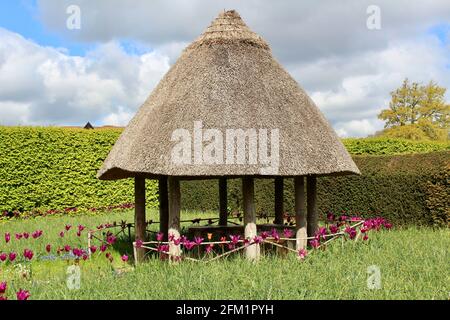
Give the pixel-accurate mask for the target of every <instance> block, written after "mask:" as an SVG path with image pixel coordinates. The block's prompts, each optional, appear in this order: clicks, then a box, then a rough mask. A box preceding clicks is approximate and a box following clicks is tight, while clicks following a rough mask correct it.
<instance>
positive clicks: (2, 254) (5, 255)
mask: <svg viewBox="0 0 450 320" xmlns="http://www.w3.org/2000/svg"><path fill="white" fill-rule="evenodd" d="M6 259H8V255H7V254H6V253H1V254H0V261H1V262H5V261H6Z"/></svg>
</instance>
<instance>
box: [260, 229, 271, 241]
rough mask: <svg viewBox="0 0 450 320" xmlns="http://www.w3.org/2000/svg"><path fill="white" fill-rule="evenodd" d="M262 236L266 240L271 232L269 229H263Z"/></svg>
mask: <svg viewBox="0 0 450 320" xmlns="http://www.w3.org/2000/svg"><path fill="white" fill-rule="evenodd" d="M260 236H261V238H262V239H263V240H265V239H267V238H268V237H269V233H268V232H267V231H263V232H261V234H260Z"/></svg>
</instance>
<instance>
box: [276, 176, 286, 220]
mask: <svg viewBox="0 0 450 320" xmlns="http://www.w3.org/2000/svg"><path fill="white" fill-rule="evenodd" d="M283 202H284V179H283V178H282V177H276V178H275V224H280V225H282V224H284V218H283V215H284V203H283Z"/></svg>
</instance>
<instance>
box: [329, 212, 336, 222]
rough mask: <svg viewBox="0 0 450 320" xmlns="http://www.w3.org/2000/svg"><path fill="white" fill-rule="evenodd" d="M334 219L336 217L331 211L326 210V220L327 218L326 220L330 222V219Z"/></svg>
mask: <svg viewBox="0 0 450 320" xmlns="http://www.w3.org/2000/svg"><path fill="white" fill-rule="evenodd" d="M335 219H336V217H335V216H334V214H333V213H331V212H328V213H327V220H328V221H330V222H332V221H334V220H335Z"/></svg>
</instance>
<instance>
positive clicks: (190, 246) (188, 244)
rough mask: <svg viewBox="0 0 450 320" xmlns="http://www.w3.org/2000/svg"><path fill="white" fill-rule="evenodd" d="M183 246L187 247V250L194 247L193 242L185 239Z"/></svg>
mask: <svg viewBox="0 0 450 320" xmlns="http://www.w3.org/2000/svg"><path fill="white" fill-rule="evenodd" d="M184 247H185V248H186V249H187V250H192V248H194V247H195V242H193V241H192V242H191V241H186V242H185V243H184Z"/></svg>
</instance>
